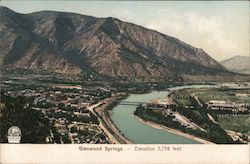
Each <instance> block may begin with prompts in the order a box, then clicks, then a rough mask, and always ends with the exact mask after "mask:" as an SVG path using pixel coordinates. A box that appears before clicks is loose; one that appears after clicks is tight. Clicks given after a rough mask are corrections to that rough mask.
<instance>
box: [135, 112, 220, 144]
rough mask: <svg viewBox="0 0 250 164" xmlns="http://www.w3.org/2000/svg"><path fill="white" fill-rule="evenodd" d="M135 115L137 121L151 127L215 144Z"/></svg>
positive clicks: (204, 142)
mask: <svg viewBox="0 0 250 164" xmlns="http://www.w3.org/2000/svg"><path fill="white" fill-rule="evenodd" d="M135 117H136V118H137V119H138V120H139V121H141V122H143V123H144V124H147V125H148V126H151V127H153V128H156V129H160V130H164V131H167V132H170V133H173V134H177V135H180V136H183V137H186V138H189V139H191V140H195V141H198V142H200V143H203V144H215V143H213V142H210V141H207V140H204V139H201V138H198V137H196V136H193V135H191V134H187V133H184V132H181V131H179V130H176V129H172V128H169V127H166V126H163V125H159V124H156V123H154V122H151V121H144V120H143V119H142V118H139V117H137V116H135Z"/></svg>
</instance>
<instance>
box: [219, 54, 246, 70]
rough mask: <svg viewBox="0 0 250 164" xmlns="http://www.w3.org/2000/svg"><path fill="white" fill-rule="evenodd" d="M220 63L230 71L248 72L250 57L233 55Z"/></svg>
mask: <svg viewBox="0 0 250 164" xmlns="http://www.w3.org/2000/svg"><path fill="white" fill-rule="evenodd" d="M220 63H221V65H223V66H224V67H226V68H227V69H228V70H230V71H233V72H236V73H245V74H250V57H247V56H234V57H232V58H229V59H226V60H223V61H221V62H220Z"/></svg>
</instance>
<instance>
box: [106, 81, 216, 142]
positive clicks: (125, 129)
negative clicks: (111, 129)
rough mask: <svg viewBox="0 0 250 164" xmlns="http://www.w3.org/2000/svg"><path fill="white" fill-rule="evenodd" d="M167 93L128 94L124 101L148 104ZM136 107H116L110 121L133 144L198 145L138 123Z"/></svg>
mask: <svg viewBox="0 0 250 164" xmlns="http://www.w3.org/2000/svg"><path fill="white" fill-rule="evenodd" d="M202 87H215V86H211V85H192V86H181V87H172V88H169V90H176V89H182V88H202ZM168 94H169V91H159V92H158V91H152V92H150V93H147V94H130V95H129V97H128V98H127V99H125V100H124V101H128V102H148V101H150V100H152V99H156V98H164V97H166V96H167V95H168ZM135 110H136V106H131V105H119V104H118V105H117V106H115V107H114V108H113V114H112V116H111V119H112V120H113V122H114V123H115V125H116V126H117V127H118V128H119V129H120V131H121V132H122V133H123V134H124V135H125V136H126V137H127V138H129V139H130V140H131V141H132V142H133V143H135V144H199V142H198V141H194V140H191V139H189V138H186V137H183V136H180V135H177V134H173V133H170V132H167V131H164V130H160V129H156V128H153V127H151V126H148V125H146V124H144V123H143V122H141V121H139V120H138V119H137V118H136V117H135V116H134V115H133V113H134V111H135Z"/></svg>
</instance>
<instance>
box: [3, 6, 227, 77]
mask: <svg viewBox="0 0 250 164" xmlns="http://www.w3.org/2000/svg"><path fill="white" fill-rule="evenodd" d="M0 50H1V54H0V64H1V67H2V68H3V70H8V71H16V70H21V72H25V71H28V72H32V73H38V74H39V73H48V74H60V75H62V76H64V77H81V78H83V79H92V80H93V79H109V80H112V79H115V80H135V81H171V80H180V81H183V80H192V79H199V77H203V78H205V79H207V78H208V77H211V79H214V76H216V77H219V78H221V76H224V75H228V74H230V72H229V71H227V69H225V68H224V67H223V66H222V65H220V64H219V63H218V62H217V61H216V60H214V59H213V58H211V57H210V56H209V55H208V54H207V53H206V52H204V51H203V50H202V49H199V48H195V47H192V46H190V45H188V44H186V43H184V42H182V41H180V40H178V39H176V38H173V37H170V36H167V35H164V34H161V33H159V32H157V31H154V30H149V29H146V28H144V27H141V26H138V25H135V24H132V23H127V22H123V21H121V20H118V19H116V18H111V17H108V18H96V17H92V16H85V15H80V14H74V13H64V12H53V11H41V12H35V13H30V14H20V13H16V12H14V11H12V10H10V9H8V8H6V7H0ZM194 77H195V78H194ZM222 79H223V78H222ZM207 80H209V79H207Z"/></svg>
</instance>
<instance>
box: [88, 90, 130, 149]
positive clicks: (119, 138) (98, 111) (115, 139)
mask: <svg viewBox="0 0 250 164" xmlns="http://www.w3.org/2000/svg"><path fill="white" fill-rule="evenodd" d="M120 96H121V95H120V94H115V95H113V96H112V97H109V98H106V99H104V100H102V101H100V102H98V103H97V104H94V105H91V106H88V107H87V109H88V110H90V111H91V112H92V113H93V114H94V115H95V116H96V117H97V118H99V120H100V124H99V126H100V128H101V129H103V131H104V132H105V133H106V135H107V136H108V137H109V139H110V141H111V142H112V143H114V144H119V143H130V144H131V143H132V142H131V141H130V140H129V139H127V138H126V137H125V136H124V135H123V134H122V133H121V132H120V131H119V130H118V128H117V127H116V126H115V125H114V124H113V122H112V121H111V118H110V117H109V115H108V114H107V113H108V112H109V111H107V110H106V108H107V106H108V105H110V104H112V103H113V102H115V101H117V98H118V97H120Z"/></svg>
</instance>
